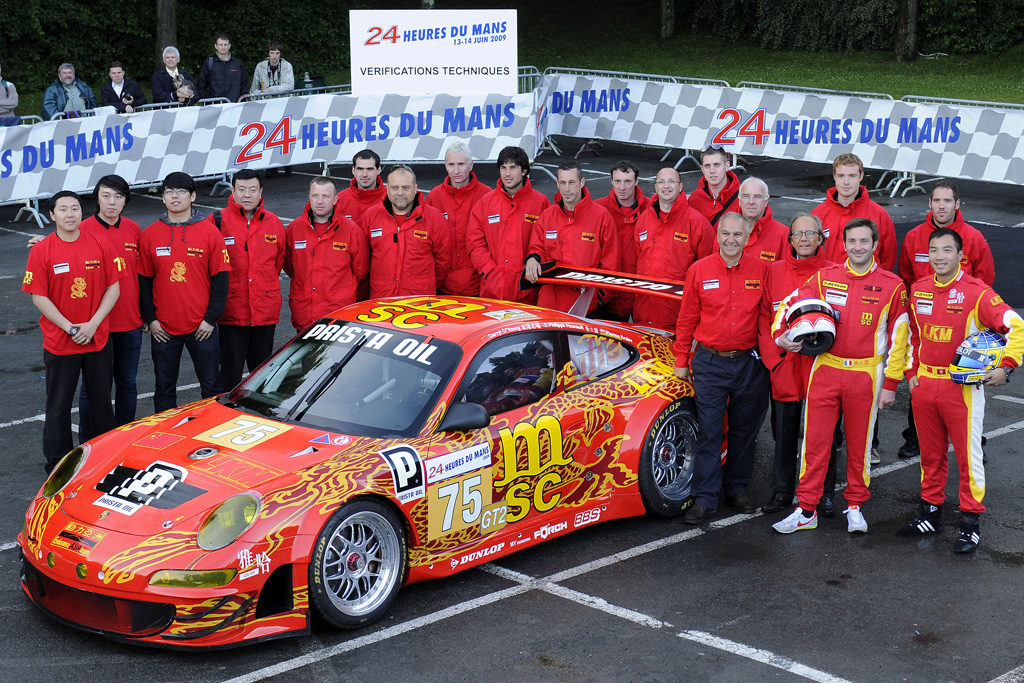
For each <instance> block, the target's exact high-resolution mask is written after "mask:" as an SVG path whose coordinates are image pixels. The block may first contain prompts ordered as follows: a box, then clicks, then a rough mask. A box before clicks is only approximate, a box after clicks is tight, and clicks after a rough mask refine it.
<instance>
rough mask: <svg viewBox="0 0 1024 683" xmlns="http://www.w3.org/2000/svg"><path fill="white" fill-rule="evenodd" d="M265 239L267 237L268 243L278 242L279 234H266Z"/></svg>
mask: <svg viewBox="0 0 1024 683" xmlns="http://www.w3.org/2000/svg"><path fill="white" fill-rule="evenodd" d="M263 239H265V240H266V241H267V243H268V244H277V235H267V234H264V235H263Z"/></svg>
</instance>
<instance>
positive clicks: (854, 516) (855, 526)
mask: <svg viewBox="0 0 1024 683" xmlns="http://www.w3.org/2000/svg"><path fill="white" fill-rule="evenodd" d="M843 512H844V513H846V530H847V531H848V532H850V533H851V534H853V533H861V534H866V533H867V532H868V523H867V522H866V521H864V515H862V514H861V512H860V506H859V505H851V506H850V507H848V508H846V509H845V510H843Z"/></svg>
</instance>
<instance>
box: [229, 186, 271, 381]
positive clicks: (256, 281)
mask: <svg viewBox="0 0 1024 683" xmlns="http://www.w3.org/2000/svg"><path fill="white" fill-rule="evenodd" d="M231 187H232V192H231V197H230V198H229V199H228V207H227V208H226V209H225V210H223V211H218V212H217V213H215V214H214V223H215V224H216V223H217V221H218V218H219V221H220V226H219V227H220V232H221V235H222V236H223V237H224V245H225V246H226V247H227V249H228V257H229V258H230V259H231V267H230V274H229V276H228V300H227V304H226V305H225V306H224V315H223V316H221V319H220V322H219V323H218V325H217V328H218V332H219V333H220V384H221V387H222V388H223V389H224V390H225V391H230V390H231V389H232V388H234V386H235V385H236V384H238V383H239V382H240V381H241V380H242V371H243V369H244V368H245V367H248V368H249V372H252V371H253V370H255V369H256V368H258V367H259V366H260V365H261V364H262V363H263V361H265V360H266V359H268V358H270V354H271V353H273V352H274V333H275V332H276V331H277V321H278V319H280V317H281V268H282V267H283V266H284V252H285V238H284V226H283V225H281V219H280V218H278V217H277V216H275V215H274V214H272V213H270V212H269V211H267V210H266V209H265V208H263V179H262V178H260V174H259V173H257V172H256V171H254V170H252V169H251V168H243V169H242V170H241V171H239V172H238V173H236V174H235V176H234V178H232V180H231Z"/></svg>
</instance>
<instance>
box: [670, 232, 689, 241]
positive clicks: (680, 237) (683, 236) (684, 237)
mask: <svg viewBox="0 0 1024 683" xmlns="http://www.w3.org/2000/svg"><path fill="white" fill-rule="evenodd" d="M672 239H674V240H675V241H676V242H689V241H690V235H689V233H685V232H677V233H675V234H674V235H673V236H672Z"/></svg>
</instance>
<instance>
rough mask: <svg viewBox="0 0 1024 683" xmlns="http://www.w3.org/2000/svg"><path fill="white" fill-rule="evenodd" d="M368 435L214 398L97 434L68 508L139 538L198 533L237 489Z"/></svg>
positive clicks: (262, 483) (287, 472)
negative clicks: (285, 419)
mask: <svg viewBox="0 0 1024 683" xmlns="http://www.w3.org/2000/svg"><path fill="white" fill-rule="evenodd" d="M358 442H364V443H365V442H366V439H359V438H355V437H350V436H347V435H343V434H336V433H330V432H325V431H323V430H315V429H310V428H307V427H301V426H297V425H290V424H285V423H281V422H277V421H274V420H270V419H267V418H263V417H260V416H254V415H251V414H249V413H244V412H241V411H238V410H235V409H233V408H229V407H227V406H224V405H221V404H219V403H217V402H216V401H214V400H212V399H211V400H209V401H203V402H200V403H199V404H194V405H193V406H186V407H184V408H180V409H176V410H173V411H168V412H165V413H161V414H159V415H155V416H152V417H150V418H145V419H143V420H139V421H138V422H135V423H132V424H130V425H125V426H124V427H121V428H119V429H117V430H114V431H112V432H108V433H107V434H104V435H103V436H101V437H99V438H97V439H94V440H93V441H91V442H90V450H89V456H88V459H87V461H86V463H85V465H84V466H83V468H82V470H81V471H80V472H79V473H78V475H77V476H76V477H75V478H74V480H73V481H72V482H71V483H70V484H69V486H68V488H67V494H66V495H65V498H64V501H63V504H62V508H63V510H64V512H65V514H67V515H69V516H70V517H72V518H74V519H76V520H78V521H80V522H83V523H85V524H89V525H92V526H96V527H100V528H103V529H109V530H112V531H118V532H122V533H128V534H132V535H140V536H150V535H153V534H156V533H160V532H161V531H166V530H167V529H170V528H175V529H192V530H197V529H198V525H199V523H200V522H201V521H202V518H203V517H205V514H206V513H207V512H209V511H210V510H212V509H213V508H215V507H216V506H217V505H219V504H220V503H221V502H223V501H224V500H226V499H228V498H230V497H231V496H232V495H235V494H237V493H241V492H244V491H250V490H259V489H261V487H266V485H267V483H268V482H271V481H273V480H278V479H285V478H289V477H291V476H293V475H294V474H295V473H296V472H299V471H301V470H304V469H306V468H309V467H311V466H314V465H317V464H319V463H322V462H323V461H325V460H327V459H329V458H332V457H334V456H336V455H338V454H339V453H342V452H344V451H349V450H351V449H352V448H354V447H355V446H356V445H358ZM193 518H197V519H194V520H193ZM190 520H193V521H190Z"/></svg>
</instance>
